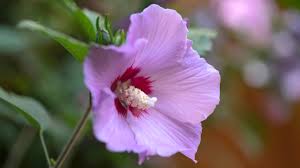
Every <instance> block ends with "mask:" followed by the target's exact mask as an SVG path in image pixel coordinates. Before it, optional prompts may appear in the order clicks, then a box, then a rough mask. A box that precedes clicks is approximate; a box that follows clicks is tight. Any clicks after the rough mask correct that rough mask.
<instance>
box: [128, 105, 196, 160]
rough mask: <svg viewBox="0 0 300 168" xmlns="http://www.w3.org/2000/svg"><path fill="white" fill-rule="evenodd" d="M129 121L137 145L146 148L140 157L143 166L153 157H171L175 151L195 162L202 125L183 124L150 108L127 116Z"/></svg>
mask: <svg viewBox="0 0 300 168" xmlns="http://www.w3.org/2000/svg"><path fill="white" fill-rule="evenodd" d="M127 121H128V123H129V125H130V127H131V129H132V131H133V132H134V135H135V139H136V141H137V144H138V145H140V146H143V147H144V148H145V149H146V150H145V151H143V152H141V153H140V155H139V157H140V159H139V162H140V163H141V162H143V161H144V159H146V158H147V157H148V156H151V155H160V156H171V155H173V154H175V153H176V152H181V153H183V154H184V155H186V156H187V157H189V158H190V159H192V160H193V161H195V162H196V160H195V154H196V152H197V149H198V145H199V143H200V135H201V125H200V124H196V125H192V124H189V123H183V122H180V121H178V120H175V119H173V118H171V117H168V116H166V115H164V114H162V113H160V112H159V111H156V110H154V109H149V110H148V112H147V113H146V114H143V115H141V116H139V117H135V116H133V115H128V118H127Z"/></svg>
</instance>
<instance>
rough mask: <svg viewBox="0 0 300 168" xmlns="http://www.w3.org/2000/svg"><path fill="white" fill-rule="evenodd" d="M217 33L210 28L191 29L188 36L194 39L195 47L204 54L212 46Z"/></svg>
mask: <svg viewBox="0 0 300 168" xmlns="http://www.w3.org/2000/svg"><path fill="white" fill-rule="evenodd" d="M216 36H217V33H216V32H215V31H213V30H210V29H204V28H202V29H193V28H191V29H189V33H188V38H189V39H190V40H192V41H193V48H194V49H195V50H196V51H197V52H198V53H199V54H200V55H201V56H202V55H205V54H207V52H208V51H210V50H211V48H212V40H213V39H214V38H216Z"/></svg>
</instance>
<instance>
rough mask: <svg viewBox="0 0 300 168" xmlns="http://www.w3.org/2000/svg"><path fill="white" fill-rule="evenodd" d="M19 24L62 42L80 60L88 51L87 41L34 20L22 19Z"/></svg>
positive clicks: (21, 26)
mask: <svg viewBox="0 0 300 168" xmlns="http://www.w3.org/2000/svg"><path fill="white" fill-rule="evenodd" d="M18 26H19V27H20V28H25V29H29V30H32V31H37V32H41V33H43V34H45V35H47V36H49V37H50V38H52V39H53V40H55V41H57V42H58V43H59V44H61V45H62V46H63V47H64V48H65V49H66V50H68V51H69V52H70V54H71V55H73V56H74V57H75V58H76V59H77V60H78V61H80V62H82V61H83V60H84V57H85V56H86V55H87V53H88V48H89V47H88V45H87V44H86V43H84V42H81V41H79V40H76V39H74V38H72V37H70V36H68V35H66V34H63V33H60V32H57V31H55V30H52V29H49V28H47V27H45V26H42V25H40V24H38V23H36V22H34V21H30V20H24V21H21V22H20V23H19V25H18Z"/></svg>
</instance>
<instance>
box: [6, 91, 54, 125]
mask: <svg viewBox="0 0 300 168" xmlns="http://www.w3.org/2000/svg"><path fill="white" fill-rule="evenodd" d="M0 103H1V104H2V105H5V106H7V107H8V108H11V109H13V110H14V111H16V112H18V113H20V114H21V115H23V116H24V117H25V118H26V119H27V121H28V122H29V123H30V124H31V125H32V126H34V127H36V128H38V129H40V130H41V131H43V130H45V129H46V128H47V127H48V126H49V123H50V118H49V116H48V114H47V111H46V109H45V108H44V107H43V106H42V105H41V104H40V103H39V102H37V101H36V100H34V99H32V98H30V97H25V96H19V95H16V94H13V93H8V92H6V91H5V90H3V89H2V88H1V87H0Z"/></svg>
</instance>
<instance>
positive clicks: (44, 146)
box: [39, 131, 52, 168]
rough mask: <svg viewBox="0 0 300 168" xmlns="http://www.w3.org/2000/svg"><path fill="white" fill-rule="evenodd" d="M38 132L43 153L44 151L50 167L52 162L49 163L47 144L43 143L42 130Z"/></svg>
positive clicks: (50, 167)
mask: <svg viewBox="0 0 300 168" xmlns="http://www.w3.org/2000/svg"><path fill="white" fill-rule="evenodd" d="M39 134H40V140H41V143H42V146H43V150H44V153H45V156H46V159H47V163H48V166H49V168H52V164H51V161H50V157H49V153H48V149H47V146H46V143H45V139H44V135H43V132H42V131H40V132H39Z"/></svg>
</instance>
